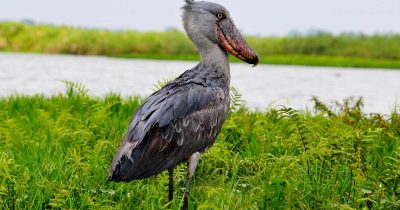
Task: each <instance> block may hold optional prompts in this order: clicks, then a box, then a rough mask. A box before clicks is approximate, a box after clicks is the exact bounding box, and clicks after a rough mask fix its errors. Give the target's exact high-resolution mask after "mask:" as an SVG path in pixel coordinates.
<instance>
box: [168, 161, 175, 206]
mask: <svg viewBox="0 0 400 210" xmlns="http://www.w3.org/2000/svg"><path fill="white" fill-rule="evenodd" d="M168 174H169V185H168V201H169V202H171V201H172V199H174V167H171V168H169V169H168Z"/></svg>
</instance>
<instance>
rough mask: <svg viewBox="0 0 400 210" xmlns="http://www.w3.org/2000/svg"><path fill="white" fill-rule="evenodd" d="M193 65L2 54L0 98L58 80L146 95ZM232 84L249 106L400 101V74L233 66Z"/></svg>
mask: <svg viewBox="0 0 400 210" xmlns="http://www.w3.org/2000/svg"><path fill="white" fill-rule="evenodd" d="M196 64H197V62H186V61H157V60H136V59H117V58H106V57H95V56H69V55H34V54H14V53H0V96H9V95H14V94H19V95H33V94H44V95H50V94H57V93H59V92H63V91H65V85H64V83H62V82H61V81H62V80H68V81H74V82H80V83H82V84H83V85H84V86H85V87H86V88H87V89H89V94H90V95H95V96H101V95H104V94H107V93H109V92H116V93H119V94H121V95H122V96H132V95H141V96H147V95H149V94H151V93H152V92H153V91H152V89H153V86H154V84H155V83H156V82H157V81H160V80H163V79H168V78H174V77H176V76H179V74H181V73H182V72H183V71H185V70H187V69H190V68H192V67H193V66H195V65H196ZM231 74H232V79H231V84H232V85H233V86H234V87H235V88H236V89H238V90H239V91H240V92H241V93H242V94H243V98H242V99H243V100H245V101H246V102H247V105H248V106H249V107H251V108H257V109H260V110H263V109H265V108H266V107H268V106H270V107H276V106H279V105H285V106H289V107H293V108H297V109H305V108H311V107H312V103H311V102H310V99H311V97H312V96H317V97H319V98H320V100H322V101H323V102H332V101H333V100H342V99H344V98H346V97H349V96H362V97H363V98H364V104H365V108H364V110H365V111H366V112H379V113H390V112H391V111H392V110H393V109H394V107H395V105H396V103H399V102H400V70H382V69H359V68H334V67H303V66H282V65H259V66H257V67H256V68H252V67H251V65H248V64H238V63H234V64H231Z"/></svg>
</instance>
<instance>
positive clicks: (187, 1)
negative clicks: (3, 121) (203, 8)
mask: <svg viewBox="0 0 400 210" xmlns="http://www.w3.org/2000/svg"><path fill="white" fill-rule="evenodd" d="M185 2H186V3H187V4H193V3H194V0H185Z"/></svg>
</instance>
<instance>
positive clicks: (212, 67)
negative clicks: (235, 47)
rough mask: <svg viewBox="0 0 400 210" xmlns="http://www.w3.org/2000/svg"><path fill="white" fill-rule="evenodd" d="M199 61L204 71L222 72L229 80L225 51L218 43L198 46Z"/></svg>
mask: <svg viewBox="0 0 400 210" xmlns="http://www.w3.org/2000/svg"><path fill="white" fill-rule="evenodd" d="M199 51H200V55H201V61H200V64H199V65H200V66H204V67H207V68H203V70H204V71H210V73H212V72H217V73H219V74H223V75H224V76H225V77H226V78H228V82H229V81H230V67H229V60H228V55H227V53H226V51H224V50H222V49H221V48H220V47H219V46H218V45H216V44H213V43H210V44H209V45H208V46H207V47H204V48H199Z"/></svg>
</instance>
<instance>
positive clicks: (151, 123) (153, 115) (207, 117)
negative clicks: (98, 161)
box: [110, 63, 229, 181]
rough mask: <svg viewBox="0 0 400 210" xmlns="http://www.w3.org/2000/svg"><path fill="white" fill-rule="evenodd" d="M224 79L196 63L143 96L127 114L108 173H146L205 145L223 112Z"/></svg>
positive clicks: (123, 176)
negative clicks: (128, 120) (130, 115)
mask: <svg viewBox="0 0 400 210" xmlns="http://www.w3.org/2000/svg"><path fill="white" fill-rule="evenodd" d="M206 69H207V70H206ZM228 78H229V77H228V76H227V75H225V74H224V73H222V72H221V69H218V68H217V67H216V66H209V65H204V64H203V63H200V64H199V65H198V66H196V67H195V68H193V69H191V70H188V71H186V72H185V73H183V74H182V75H181V76H180V77H178V78H177V79H175V80H174V81H172V82H170V83H168V84H167V85H166V86H165V87H163V88H162V89H160V90H159V91H157V92H155V93H154V94H152V95H151V96H150V97H148V98H147V99H146V101H145V102H144V103H143V104H142V105H141V106H140V107H139V108H138V110H137V111H136V112H135V114H134V116H133V118H132V121H131V124H130V126H129V129H128V132H127V133H126V135H125V137H124V140H123V142H122V144H121V149H120V151H119V152H118V154H117V156H116V158H115V160H114V162H113V164H112V167H113V168H112V173H110V177H112V178H113V179H114V180H117V181H129V180H132V179H142V178H146V177H149V176H152V175H154V174H157V173H159V172H161V171H163V170H165V169H167V168H170V167H173V166H175V165H176V164H178V163H180V162H182V161H183V160H186V159H187V158H188V157H189V156H190V155H192V154H193V153H195V152H203V151H204V150H205V149H206V148H208V147H210V146H211V145H212V144H213V143H214V141H215V139H216V137H217V134H218V132H219V131H220V129H221V126H222V124H223V122H224V121H225V119H226V115H227V112H228V108H229V83H228V81H229V80H228Z"/></svg>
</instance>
